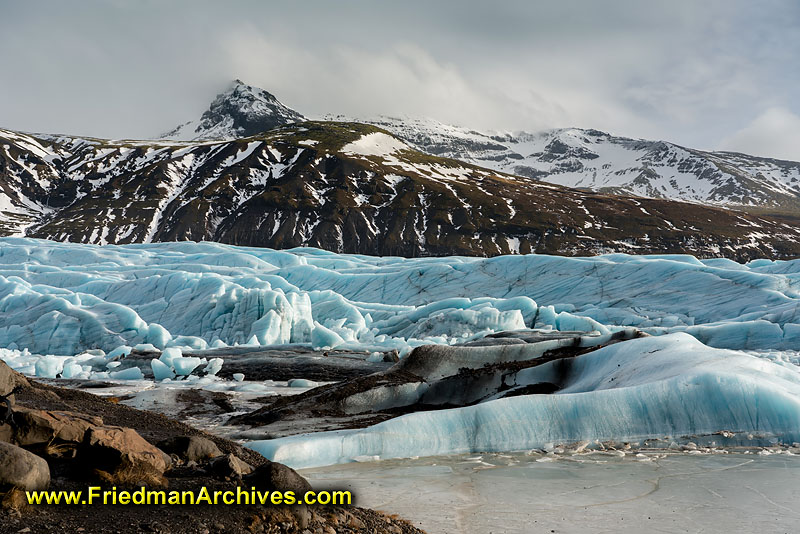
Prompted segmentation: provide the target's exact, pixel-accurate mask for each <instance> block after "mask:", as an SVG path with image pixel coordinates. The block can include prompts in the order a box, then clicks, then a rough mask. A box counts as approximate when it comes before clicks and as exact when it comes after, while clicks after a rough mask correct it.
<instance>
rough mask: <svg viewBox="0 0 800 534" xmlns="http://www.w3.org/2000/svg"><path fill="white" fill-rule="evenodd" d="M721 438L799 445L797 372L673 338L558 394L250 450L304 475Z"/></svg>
mask: <svg viewBox="0 0 800 534" xmlns="http://www.w3.org/2000/svg"><path fill="white" fill-rule="evenodd" d="M487 350H488V349H487ZM494 350H496V351H499V350H502V349H501V348H500V347H496V348H494ZM554 365H556V362H550V363H549V364H543V365H540V366H537V367H532V368H529V369H527V370H526V373H529V374H530V375H531V376H529V377H528V379H529V380H530V382H531V383H536V382H542V381H548V380H550V379H551V375H552V374H553V373H554V372H556V371H555V370H554V369H553V367H554ZM377 401H379V399H376V402H377ZM722 431H726V432H727V433H734V434H735V433H751V434H758V435H759V436H762V437H766V438H767V439H772V440H773V441H775V442H779V441H780V442H785V443H789V444H791V443H792V442H797V441H800V369H799V368H797V367H796V366H781V365H776V364H775V363H773V362H771V361H768V360H765V359H762V358H756V357H753V356H749V355H746V354H743V353H741V352H737V351H730V350H723V349H712V348H709V347H707V346H705V345H703V344H702V343H700V342H698V341H697V340H696V339H694V338H693V337H691V336H689V335H688V334H685V333H676V334H669V335H665V336H661V337H648V338H641V339H634V340H630V341H625V342H622V343H618V344H616V345H610V346H607V347H604V348H601V349H598V350H596V351H593V352H590V353H588V354H585V355H583V356H578V357H576V358H575V359H574V360H573V363H572V367H571V371H570V374H569V380H568V382H567V384H566V385H565V387H564V388H563V389H561V390H559V391H558V392H557V393H554V394H551V395H523V396H517V397H509V398H502V399H497V400H488V401H486V402H482V403H480V404H476V405H474V406H468V407H464V408H455V409H449V410H435V411H426V412H417V413H413V414H409V415H405V416H401V417H397V418H395V419H390V420H388V421H385V422H383V423H379V424H376V425H374V426H370V427H367V428H364V429H358V430H341V431H333V432H318V433H314V434H305V435H299V436H292V437H287V438H280V439H274V440H264V441H255V442H251V443H250V444H249V445H248V446H249V447H251V448H253V449H254V450H256V451H258V452H259V453H261V454H263V455H264V456H266V457H267V458H270V459H271V460H274V461H278V462H282V463H285V464H287V465H290V466H292V467H295V468H304V467H316V466H323V465H331V464H336V463H343V462H349V461H354V459H357V458H365V457H366V458H381V459H384V458H407V457H413V456H434V455H445V454H454V453H464V452H474V451H488V452H491V451H518V450H525V449H532V448H545V447H552V444H554V443H571V442H575V441H581V440H600V441H603V440H615V441H618V442H619V441H639V440H643V439H653V438H657V439H663V438H664V437H674V438H680V437H683V436H694V435H701V436H702V435H708V434H713V433H716V432H722ZM719 439H720V440H722V439H723V437H722V436H720V438H719Z"/></svg>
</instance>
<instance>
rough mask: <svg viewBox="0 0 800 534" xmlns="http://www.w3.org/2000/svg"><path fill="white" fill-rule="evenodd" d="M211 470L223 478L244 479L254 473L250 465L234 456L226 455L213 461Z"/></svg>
mask: <svg viewBox="0 0 800 534" xmlns="http://www.w3.org/2000/svg"><path fill="white" fill-rule="evenodd" d="M210 467H211V470H212V471H213V472H214V473H216V474H217V475H219V476H221V477H231V478H242V477H243V476H245V475H249V474H250V473H252V472H253V468H252V466H251V465H250V464H248V463H247V462H245V461H244V460H241V459H239V457H238V456H236V455H234V454H226V455H224V456H219V457H217V458H214V459H213V460H211V463H210Z"/></svg>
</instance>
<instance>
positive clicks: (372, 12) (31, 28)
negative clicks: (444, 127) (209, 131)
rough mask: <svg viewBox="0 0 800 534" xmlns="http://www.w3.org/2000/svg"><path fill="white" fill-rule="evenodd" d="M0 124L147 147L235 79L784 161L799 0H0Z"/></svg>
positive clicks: (507, 123) (283, 90) (474, 123)
mask: <svg viewBox="0 0 800 534" xmlns="http://www.w3.org/2000/svg"><path fill="white" fill-rule="evenodd" d="M0 50H2V51H3V53H2V54H0V127H5V128H10V129H16V130H23V131H33V132H48V133H68V134H79V135H93V136H96V137H111V138H149V137H153V136H156V135H158V134H160V133H162V132H164V131H167V130H169V129H171V128H172V127H174V126H176V125H177V124H179V123H182V122H185V121H188V120H190V119H194V118H197V117H199V115H200V114H201V113H202V112H203V111H204V110H205V109H206V108H207V107H208V104H209V103H210V102H211V100H213V97H214V96H215V95H216V94H217V93H219V92H220V91H222V90H223V89H225V88H226V87H227V86H228V85H229V83H230V82H231V80H233V79H234V78H240V79H242V80H243V81H245V82H246V83H249V84H251V85H255V86H258V87H262V88H264V89H267V90H268V91H270V92H272V93H273V94H275V95H276V96H277V97H278V98H279V99H280V100H281V101H282V102H284V103H285V104H286V105H288V106H290V107H292V108H294V109H296V110H298V111H300V112H301V113H303V114H304V115H306V116H311V117H318V116H321V115H324V114H327V113H333V114H344V115H349V116H353V117H372V116H375V115H380V114H382V115H408V116H414V117H419V116H424V117H431V118H434V119H437V120H440V121H442V122H446V123H450V124H455V125H459V126H466V127H470V128H475V129H480V130H503V131H516V130H526V131H538V130H542V129H547V128H556V127H573V126H574V127H583V128H596V129H599V130H604V131H607V132H610V133H613V134H617V135H624V136H629V137H641V138H646V139H660V140H667V141H672V142H675V143H678V144H681V145H684V146H689V147H693V148H699V149H707V150H733V151H740V152H745V153H751V154H756V155H761V156H768V157H777V158H783V159H791V160H800V98H797V97H798V96H799V95H800V68H798V58H800V2H797V1H796V0H761V1H759V2H752V1H750V0H703V1H702V2H700V1H696V0H671V1H670V2H664V1H663V0H659V1H647V0H638V1H635V0H604V1H598V0H560V1H537V0H509V1H499V0H496V1H494V2H489V1H486V0H484V1H475V0H459V1H455V0H451V1H445V0H438V1H430V0H428V1H424V2H423V1H417V0H404V1H402V2H399V1H395V0H393V1H381V0H336V1H334V0H304V1H291V0H285V1H281V0H273V1H267V0H226V1H225V2H219V1H216V0H214V1H210V0H191V1H189V0H136V1H133V0H128V1H122V0H82V1H81V2H63V1H60V0H19V1H17V0H0Z"/></svg>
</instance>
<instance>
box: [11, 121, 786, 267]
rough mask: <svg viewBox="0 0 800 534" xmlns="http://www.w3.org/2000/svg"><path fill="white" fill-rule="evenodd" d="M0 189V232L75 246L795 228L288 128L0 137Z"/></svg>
mask: <svg viewBox="0 0 800 534" xmlns="http://www.w3.org/2000/svg"><path fill="white" fill-rule="evenodd" d="M0 177H2V179H1V180H0V233H2V234H3V235H27V236H32V237H42V238H49V239H55V240H63V241H75V242H82V243H132V242H152V241H175V240H213V241H220V242H224V243H233V244H240V245H252V246H266V247H275V248H287V247H295V246H315V247H319V248H323V249H327V250H333V251H338V252H353V253H363V254H377V255H402V256H419V255H453V254H456V255H496V254H503V253H527V252H541V253H553V254H567V255H575V254H580V255H587V254H596V253H600V252H611V251H625V252H634V253H646V252H661V253H682V252H685V253H691V254H695V255H698V256H726V257H731V258H736V259H748V258H753V257H763V256H770V257H778V258H783V257H795V256H798V255H800V224H797V221H796V220H795V221H793V220H791V219H779V218H774V217H768V216H756V215H748V214H745V213H742V212H736V211H730V210H725V209H719V208H713V207H706V206H702V205H699V204H687V203H680V202H673V201H666V200H661V199H644V198H632V197H623V196H612V195H606V194H601V193H594V192H585V191H578V190H574V189H568V188H564V187H561V186H556V185H551V184H546V183H543V182H541V181H538V180H535V179H533V178H529V177H519V176H511V175H507V174H503V173H500V172H496V171H491V170H487V169H484V168H480V167H477V166H474V165H470V164H466V163H462V162H460V161H456V160H452V159H447V158H441V157H436V156H431V155H427V154H424V153H421V152H419V151H417V150H414V149H413V148H411V147H409V146H408V145H407V144H405V143H404V142H402V141H401V140H399V139H398V138H396V137H394V136H392V135H390V134H388V133H387V132H385V131H383V130H381V129H379V128H377V127H375V126H370V125H364V124H357V123H335V122H304V123H299V124H292V125H287V126H282V127H279V128H277V129H273V130H270V131H268V132H265V133H261V134H259V135H256V136H252V137H247V138H241V139H236V140H231V141H224V142H175V141H105V140H99V139H88V138H76V137H66V136H45V135H28V134H21V133H18V132H12V131H7V130H0Z"/></svg>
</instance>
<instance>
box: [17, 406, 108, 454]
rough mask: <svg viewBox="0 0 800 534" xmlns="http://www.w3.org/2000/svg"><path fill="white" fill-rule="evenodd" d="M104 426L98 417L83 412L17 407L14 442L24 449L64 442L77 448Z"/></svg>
mask: <svg viewBox="0 0 800 534" xmlns="http://www.w3.org/2000/svg"><path fill="white" fill-rule="evenodd" d="M102 425H103V420H102V419H100V418H99V417H93V416H90V415H84V414H80V413H74V412H62V411H45V410H31V409H28V408H16V409H15V410H14V428H15V431H14V442H15V443H16V444H17V445H20V446H22V447H36V446H43V445H51V444H56V445H58V444H62V443H67V444H74V445H76V446H77V445H80V444H81V443H83V441H84V438H85V437H86V432H87V431H88V430H89V429H90V428H92V427H96V426H102Z"/></svg>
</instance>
